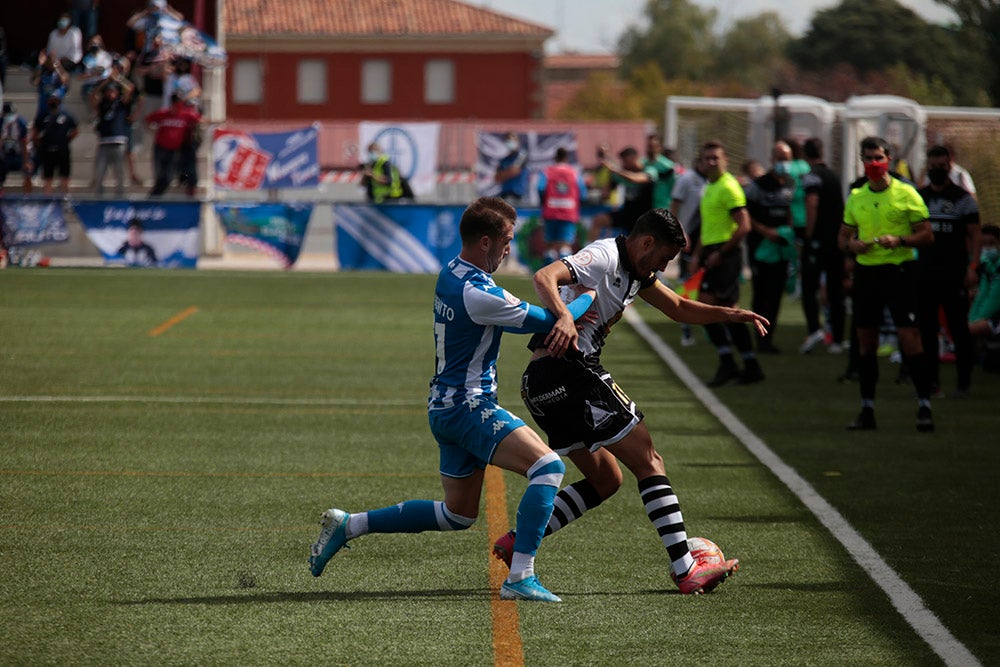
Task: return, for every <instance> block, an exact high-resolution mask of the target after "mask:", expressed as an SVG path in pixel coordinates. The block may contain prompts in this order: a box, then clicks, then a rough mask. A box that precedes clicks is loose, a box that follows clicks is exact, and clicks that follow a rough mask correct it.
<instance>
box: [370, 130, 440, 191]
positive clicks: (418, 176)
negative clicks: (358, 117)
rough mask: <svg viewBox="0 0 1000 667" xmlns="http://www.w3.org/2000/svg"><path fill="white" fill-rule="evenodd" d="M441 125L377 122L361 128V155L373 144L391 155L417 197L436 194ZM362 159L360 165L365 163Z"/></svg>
mask: <svg viewBox="0 0 1000 667" xmlns="http://www.w3.org/2000/svg"><path fill="white" fill-rule="evenodd" d="M440 133H441V124H440V123H376V122H369V121H365V122H363V123H360V124H359V126H358V148H359V149H360V151H361V154H362V156H364V155H365V151H366V150H367V149H368V146H370V145H371V144H373V143H376V144H378V145H379V147H380V148H381V149H382V150H383V151H384V152H385V154H386V155H388V156H389V161H390V162H392V164H394V165H396V168H397V169H399V173H400V175H402V176H403V178H405V179H407V180H408V181H409V182H410V188H412V189H413V194H414V195H416V196H417V197H420V196H426V195H430V194H433V193H434V191H435V187H436V184H437V156H438V135H439V134H440ZM365 161H366V158H365V157H362V158H361V159H360V160H358V162H365Z"/></svg>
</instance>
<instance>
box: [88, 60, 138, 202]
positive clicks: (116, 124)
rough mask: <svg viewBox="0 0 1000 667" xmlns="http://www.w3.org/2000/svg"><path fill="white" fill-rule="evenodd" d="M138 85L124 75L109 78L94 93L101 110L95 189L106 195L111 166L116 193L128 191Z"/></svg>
mask: <svg viewBox="0 0 1000 667" xmlns="http://www.w3.org/2000/svg"><path fill="white" fill-rule="evenodd" d="M134 90H135V86H133V85H132V82H131V81H129V80H128V79H126V78H125V77H123V76H115V78H111V77H108V78H107V79H105V80H104V81H102V82H101V83H100V84H98V86H97V88H96V89H95V90H94V92H93V96H94V107H95V108H96V109H97V136H98V140H97V164H96V166H95V169H94V182H95V185H96V188H95V192H96V193H97V195H98V196H101V195H103V194H104V175H105V174H106V173H107V170H108V168H109V167H110V168H111V170H112V171H113V172H114V174H115V177H116V179H117V185H116V186H115V194H116V195H117V196H119V197H122V196H124V194H125V153H126V151H127V150H128V129H129V125H128V114H129V106H128V103H129V102H130V101H131V99H132V94H133V91H134Z"/></svg>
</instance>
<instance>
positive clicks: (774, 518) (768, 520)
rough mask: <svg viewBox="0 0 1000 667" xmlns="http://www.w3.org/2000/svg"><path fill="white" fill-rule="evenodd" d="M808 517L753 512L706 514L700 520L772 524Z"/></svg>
mask: <svg viewBox="0 0 1000 667" xmlns="http://www.w3.org/2000/svg"><path fill="white" fill-rule="evenodd" d="M809 519H810V517H809V516H808V515H792V516H789V515H783V514H753V515H748V516H733V515H732V514H726V515H719V516H706V517H703V518H702V520H705V521H707V520H712V521H720V522H723V521H725V522H731V523H756V524H762V525H767V524H773V523H805V522H807V521H809ZM689 534H690V533H689Z"/></svg>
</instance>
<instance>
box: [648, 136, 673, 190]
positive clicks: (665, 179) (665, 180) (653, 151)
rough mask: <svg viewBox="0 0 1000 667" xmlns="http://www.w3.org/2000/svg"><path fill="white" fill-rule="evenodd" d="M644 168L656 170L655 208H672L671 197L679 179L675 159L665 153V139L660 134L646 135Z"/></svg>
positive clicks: (654, 183)
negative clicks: (675, 183)
mask: <svg viewBox="0 0 1000 667" xmlns="http://www.w3.org/2000/svg"><path fill="white" fill-rule="evenodd" d="M642 168H643V170H647V169H649V168H652V169H654V170H655V171H656V179H655V180H654V181H653V208H667V209H669V208H670V197H671V193H672V192H673V190H674V182H676V180H677V174H676V167H675V165H674V163H673V160H671V159H670V158H668V157H667V156H665V155H664V154H663V139H662V138H661V137H660V135H658V134H655V133H654V134H650V135H649V136H647V137H646V159H645V161H644V162H643V163H642Z"/></svg>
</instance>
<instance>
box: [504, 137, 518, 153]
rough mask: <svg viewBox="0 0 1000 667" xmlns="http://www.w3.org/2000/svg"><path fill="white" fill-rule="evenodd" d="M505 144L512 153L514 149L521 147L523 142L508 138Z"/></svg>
mask: <svg viewBox="0 0 1000 667" xmlns="http://www.w3.org/2000/svg"><path fill="white" fill-rule="evenodd" d="M504 146H506V147H507V150H509V151H510V152H511V153H513V152H514V151H516V150H517V149H518V148H520V147H521V144H519V143H517V140H516V139H508V140H507V141H506V142H505V143H504Z"/></svg>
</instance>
